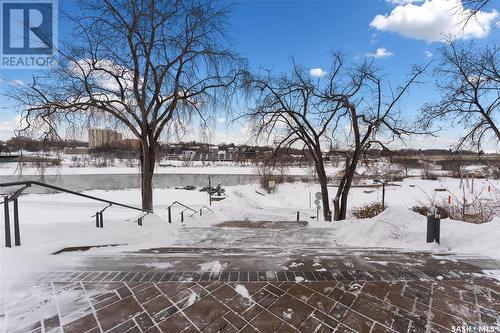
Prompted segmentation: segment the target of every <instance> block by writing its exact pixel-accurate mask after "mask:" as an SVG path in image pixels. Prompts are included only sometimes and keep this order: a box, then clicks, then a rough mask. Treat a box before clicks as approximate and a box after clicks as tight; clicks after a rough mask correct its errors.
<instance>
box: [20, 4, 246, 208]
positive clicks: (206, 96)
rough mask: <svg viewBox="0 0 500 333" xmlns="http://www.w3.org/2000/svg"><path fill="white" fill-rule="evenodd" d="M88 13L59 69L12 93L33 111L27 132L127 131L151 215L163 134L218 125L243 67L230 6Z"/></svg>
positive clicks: (102, 8)
mask: <svg viewBox="0 0 500 333" xmlns="http://www.w3.org/2000/svg"><path fill="white" fill-rule="evenodd" d="M81 9H82V12H83V13H85V15H84V16H80V17H74V18H72V19H73V22H75V24H77V25H78V28H77V29H76V30H77V31H75V33H74V34H73V36H72V40H69V41H68V42H66V43H64V44H63V47H62V48H61V49H60V50H59V55H58V61H59V63H58V65H57V66H56V67H55V68H54V69H53V70H52V71H50V72H49V73H48V75H45V76H40V77H33V81H32V82H31V83H30V84H29V85H27V86H26V87H23V88H22V89H21V90H20V91H19V90H18V91H16V92H14V93H12V96H13V97H14V98H17V99H18V101H19V102H21V103H22V104H23V105H24V106H25V108H26V110H25V111H24V113H23V120H24V123H25V124H26V125H27V126H26V128H25V129H24V131H36V132H42V136H44V137H49V136H53V135H54V133H58V131H60V130H63V129H65V128H69V127H75V126H88V125H89V124H92V123H101V124H103V123H110V122H112V123H114V124H116V126H119V127H121V128H124V129H125V130H126V131H127V132H129V133H131V134H132V135H133V136H135V137H136V138H137V139H139V140H140V142H141V149H140V159H141V174H142V207H143V208H145V209H152V208H153V191H152V179H153V174H154V168H155V156H156V152H157V146H158V141H159V139H160V137H161V135H162V133H163V132H164V131H165V130H166V129H169V131H182V130H186V129H189V127H190V126H191V125H192V124H193V123H194V122H196V121H197V122H201V123H207V122H209V121H210V119H212V118H213V117H212V118H211V114H212V112H214V110H215V107H217V106H220V104H221V103H223V102H224V101H226V100H227V99H226V98H224V97H225V96H227V95H228V94H230V93H231V92H232V91H231V90H232V89H233V88H234V83H235V81H236V79H237V77H238V74H239V73H240V70H241V69H242V68H243V66H244V61H242V59H241V58H239V57H238V56H237V55H236V54H235V53H234V52H232V51H231V49H230V48H229V47H228V46H227V44H228V43H226V42H227V39H226V37H225V30H226V24H225V19H226V14H227V10H228V8H227V7H224V6H221V5H220V4H219V3H218V2H217V0H207V1H204V0H171V1H154V0H145V1H135V0H102V1H97V0H84V1H82V2H81ZM195 117H196V118H195ZM194 119H198V120H196V121H195V120H194Z"/></svg>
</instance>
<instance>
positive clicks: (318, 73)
mask: <svg viewBox="0 0 500 333" xmlns="http://www.w3.org/2000/svg"><path fill="white" fill-rule="evenodd" d="M309 74H310V75H311V76H313V77H323V76H325V75H326V74H327V72H325V71H324V70H323V69H321V68H312V69H310V70H309Z"/></svg>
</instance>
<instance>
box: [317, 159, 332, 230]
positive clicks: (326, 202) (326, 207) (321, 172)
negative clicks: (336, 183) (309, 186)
mask: <svg viewBox="0 0 500 333" xmlns="http://www.w3.org/2000/svg"><path fill="white" fill-rule="evenodd" d="M318 154H319V156H318V162H317V163H316V173H317V175H318V181H319V186H320V187H321V200H322V201H323V202H322V206H323V219H324V220H325V221H331V219H332V216H331V211H330V199H329V196H328V177H327V176H326V171H325V165H324V163H323V157H322V156H321V151H320V152H319V153H317V154H316V155H318Z"/></svg>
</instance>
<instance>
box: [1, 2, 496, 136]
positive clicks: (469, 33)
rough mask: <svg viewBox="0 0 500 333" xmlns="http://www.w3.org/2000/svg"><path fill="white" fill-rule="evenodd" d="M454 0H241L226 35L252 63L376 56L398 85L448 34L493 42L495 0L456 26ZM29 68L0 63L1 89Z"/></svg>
mask: <svg viewBox="0 0 500 333" xmlns="http://www.w3.org/2000/svg"><path fill="white" fill-rule="evenodd" d="M451 5H453V6H457V5H458V6H460V5H461V4H460V0H427V1H423V0H239V1H238V2H237V3H236V4H235V6H234V8H233V10H232V13H231V15H230V18H229V20H230V22H229V24H230V27H231V30H230V34H229V35H230V37H231V39H232V41H233V43H234V45H235V48H236V50H237V51H238V52H240V53H241V54H242V55H244V56H245V57H247V58H248V61H249V64H250V66H251V68H253V69H258V68H259V67H265V68H269V69H272V70H274V71H276V72H283V71H287V70H288V69H289V68H290V65H291V59H292V58H293V59H294V60H295V62H296V63H298V64H301V65H303V66H304V67H306V68H309V69H314V68H316V69H317V68H321V69H323V70H326V69H327V68H328V67H329V60H330V55H331V52H332V51H335V50H340V51H342V52H344V53H345V54H346V56H347V59H348V60H350V61H353V62H354V61H359V60H362V59H363V58H364V57H367V56H368V57H374V60H375V62H376V63H377V65H378V66H379V67H381V68H382V69H383V72H384V73H385V74H387V75H388V78H389V79H391V81H392V82H393V85H394V86H395V85H397V84H398V83H399V82H401V80H402V79H403V78H404V77H405V74H406V73H408V72H409V70H410V66H411V65H412V64H422V63H425V62H427V61H429V60H430V59H432V58H433V57H432V56H431V54H432V55H434V56H435V55H436V54H437V48H439V47H440V46H442V42H441V41H439V39H442V36H443V34H445V33H453V34H456V35H457V36H458V37H457V38H459V39H474V40H476V41H477V42H478V43H479V45H481V44H486V43H490V42H492V41H496V42H498V40H499V35H500V34H499V31H500V29H499V24H498V22H499V15H498V12H499V11H500V6H499V0H494V1H493V2H492V3H491V4H490V5H489V6H488V7H487V8H486V9H484V11H485V12H486V13H484V15H482V16H481V17H480V18H479V21H480V22H478V23H476V25H472V26H470V27H466V28H465V29H462V30H460V31H457V30H455V28H454V23H456V22H455V21H456V20H455V18H453V15H452V14H450V13H449V12H450V11H449V7H450V6H451ZM59 6H60V7H61V8H63V9H66V10H68V9H69V10H71V9H72V8H73V6H74V3H73V2H72V1H70V0H62V1H60V3H59ZM454 8H455V7H454ZM377 15H381V16H379V17H377ZM376 17H377V18H376ZM69 30H70V29H68V26H67V25H65V22H62V21H61V22H60V38H61V39H63V38H66V37H68V35H67V34H68V31H69ZM440 36H441V37H440ZM377 50H378V51H377ZM317 71H319V70H317ZM32 74H33V73H32V72H30V71H27V70H16V71H14V70H0V79H1V81H0V92H4V91H5V89H7V88H8V87H9V86H10V85H12V84H14V83H19V82H18V81H27V80H29V78H30V76H31V75H32ZM427 79H428V81H429V82H428V83H426V84H423V85H421V86H419V87H418V88H415V89H413V90H412V93H411V95H409V96H408V97H406V98H405V100H404V102H403V104H402V105H401V107H402V108H403V110H404V112H405V114H406V115H407V116H408V117H411V116H412V115H414V114H415V113H416V112H417V111H418V108H419V106H421V105H422V104H423V103H424V102H426V101H429V100H431V99H433V98H436V97H437V96H436V94H435V92H434V88H433V86H432V77H431V75H429V76H428V77H427ZM0 105H1V106H0V112H1V114H0V139H5V138H6V137H8V136H9V128H8V127H9V124H14V123H15V122H14V120H13V119H14V117H15V116H16V114H15V112H13V111H12V110H9V109H10V108H9V104H8V101H6V100H5V98H4V97H0ZM454 131H456V129H455V130H450V131H448V132H447V133H443V134H442V136H443V142H440V143H439V144H445V141H446V140H445V139H446V138H448V137H453V136H454V135H455V134H456V132H454ZM241 134H242V133H241V129H240V128H226V126H225V125H224V122H223V121H222V120H221V121H220V122H219V125H218V128H217V131H216V135H215V138H214V140H215V141H241V140H237V139H238V138H240V137H241Z"/></svg>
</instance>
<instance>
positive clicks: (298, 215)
mask: <svg viewBox="0 0 500 333" xmlns="http://www.w3.org/2000/svg"><path fill="white" fill-rule="evenodd" d="M297 221H300V213H299V212H297Z"/></svg>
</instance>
